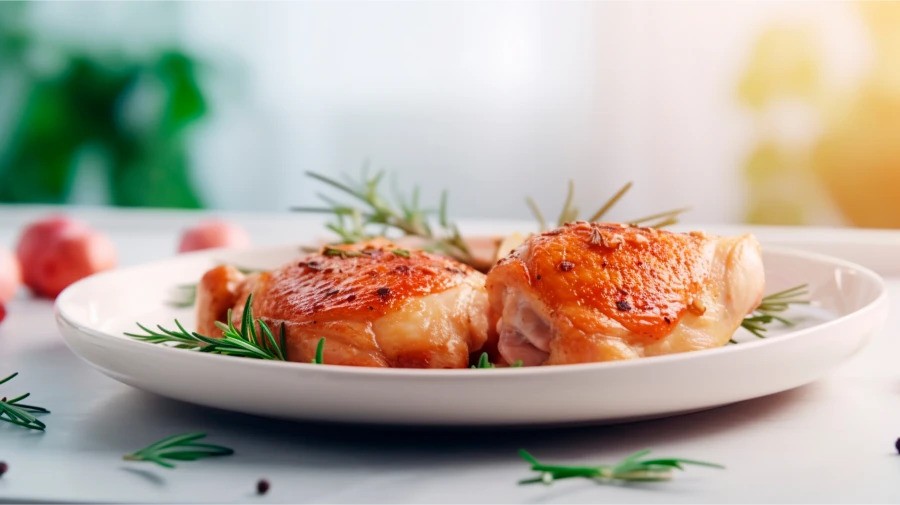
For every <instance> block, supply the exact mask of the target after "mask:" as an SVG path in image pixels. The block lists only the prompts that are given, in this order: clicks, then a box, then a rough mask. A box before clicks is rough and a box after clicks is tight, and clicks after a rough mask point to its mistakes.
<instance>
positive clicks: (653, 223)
mask: <svg viewBox="0 0 900 505" xmlns="http://www.w3.org/2000/svg"><path fill="white" fill-rule="evenodd" d="M632 185H633V184H632V183H630V182H629V183H626V184H625V185H624V186H622V187H621V188H620V189H619V190H618V191H616V192H615V194H613V196H611V197H610V198H609V199H608V200H606V202H605V203H604V204H603V205H602V206H600V208H599V209H598V210H597V211H596V212H594V213H593V214H591V216H590V217H588V218H587V220H588V221H589V222H592V223H594V222H597V221H600V220H601V219H603V216H605V215H606V213H607V212H609V210H610V209H612V208H613V207H614V206H615V205H616V203H618V202H619V200H621V199H622V197H623V196H625V193H628V190H630V189H631V186H632ZM574 198H575V183H574V182H573V181H571V180H570V181H569V189H568V191H567V192H566V199H565V201H564V202H563V208H562V210H561V211H560V213H559V217H558V218H557V219H556V226H562V225H564V224H566V223H571V222H572V221H577V220H578V219H579V209H578V207H576V206H575V204H574V201H573V200H574ZM525 203H526V204H527V205H528V208H529V209H530V210H531V213H532V214H533V215H534V218H535V219H536V220H537V222H538V226H539V227H540V231H545V230H547V229H548V225H547V219H546V218H545V217H544V214H543V213H542V212H541V209H540V207H538V204H537V202H535V201H534V199H533V198H531V197H530V196H529V197H527V198H525ZM688 210H690V209H689V208H687V207H685V208H681V209H672V210H668V211H665V212H659V213H657V214H652V215H649V216H644V217H642V218H639V219H633V220H630V221H624V222H625V223H628V224H630V225H632V226H646V227H649V228H665V227H666V226H671V225H673V224H676V223H677V222H678V216H680V215H681V214H683V213H684V212H687V211H688Z"/></svg>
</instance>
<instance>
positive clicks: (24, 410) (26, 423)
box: [0, 372, 50, 431]
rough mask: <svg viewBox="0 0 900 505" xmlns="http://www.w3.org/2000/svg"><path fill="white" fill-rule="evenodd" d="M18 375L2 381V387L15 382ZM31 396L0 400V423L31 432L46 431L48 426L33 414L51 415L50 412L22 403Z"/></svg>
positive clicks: (0, 381)
mask: <svg viewBox="0 0 900 505" xmlns="http://www.w3.org/2000/svg"><path fill="white" fill-rule="evenodd" d="M17 375H19V372H15V373H14V374H12V375H10V376H9V377H7V378H5V379H3V380H0V385H3V384H5V383H7V382H9V381H11V380H13V379H14V378H16V376H17ZM29 396H31V393H25V394H22V395H19V396H16V397H15V398H13V399H7V398H6V397H5V396H4V397H2V398H0V421H6V422H8V423H12V424H15V425H16V426H21V427H23V428H28V429H29V430H38V431H44V430H46V429H47V425H46V424H44V423H43V422H41V421H40V420H39V419H38V418H36V417H34V416H33V415H32V414H49V413H50V411H49V410H47V409H45V408H43V407H37V406H35V405H26V404H24V403H21V402H22V400H24V399H26V398H28V397H29Z"/></svg>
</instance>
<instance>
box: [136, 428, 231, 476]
mask: <svg viewBox="0 0 900 505" xmlns="http://www.w3.org/2000/svg"><path fill="white" fill-rule="evenodd" d="M204 437H206V434H205V433H184V434H182V435H172V436H170V437H166V438H164V439H162V440H159V441H157V442H154V443H152V444H150V445H148V446H147V447H144V448H143V449H141V450H139V451H135V452H133V453H131V454H126V455H125V456H122V459H124V460H125V461H148V462H150V463H156V464H157V465H159V466H161V467H164V468H175V465H174V464H173V463H171V461H196V460H198V459H203V458H212V457H216V456H230V455H232V454H234V450H233V449H230V448H228V447H224V446H221V445H214V444H204V443H198V442H197V440H200V439H202V438H204Z"/></svg>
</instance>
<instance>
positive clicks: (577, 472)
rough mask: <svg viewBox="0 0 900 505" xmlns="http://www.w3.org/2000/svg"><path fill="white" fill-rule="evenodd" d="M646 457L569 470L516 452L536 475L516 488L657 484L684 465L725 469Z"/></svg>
mask: <svg viewBox="0 0 900 505" xmlns="http://www.w3.org/2000/svg"><path fill="white" fill-rule="evenodd" d="M648 454H650V450H648V449H645V450H642V451H638V452H636V453H634V454H632V455H630V456H628V457H626V458H625V459H623V460H622V461H620V462H618V463H616V464H615V465H598V466H571V465H545V464H543V463H541V462H540V461H538V460H537V459H536V458H535V457H534V456H532V455H531V454H529V453H528V451H526V450H524V449H519V456H521V457H522V459H524V460H525V461H526V462H527V463H528V464H530V465H531V469H532V470H534V471H535V472H539V473H540V475H538V476H537V477H533V478H530V479H523V480H520V481H519V484H547V485H549V484H552V483H553V482H554V481H557V480H562V479H571V478H576V477H581V478H585V479H591V480H595V481H599V482H613V481H624V482H657V481H664V480H669V479H671V478H672V470H684V465H696V466H706V467H710V468H723V469H724V468H725V467H724V466H722V465H719V464H717V463H707V462H705V461H696V460H692V459H683V458H658V459H641V458H643V457H644V456H646V455H648Z"/></svg>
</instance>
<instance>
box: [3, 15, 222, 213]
mask: <svg viewBox="0 0 900 505" xmlns="http://www.w3.org/2000/svg"><path fill="white" fill-rule="evenodd" d="M26 7H27V5H26V4H24V3H18V2H10V3H6V2H0V83H2V82H3V81H4V80H6V81H7V82H19V83H20V84H21V89H22V90H23V94H24V100H23V101H22V102H21V103H19V104H15V105H18V107H19V110H18V111H17V113H16V114H15V115H14V116H13V123H12V129H11V132H10V134H9V135H7V136H5V137H4V138H0V201H3V202H33V203H64V202H67V201H69V200H70V197H71V195H72V189H73V185H74V182H75V179H76V177H77V175H78V171H79V165H81V164H82V161H83V159H84V158H85V156H86V155H87V154H90V155H94V158H96V159H98V160H100V161H101V165H102V173H103V174H104V178H105V179H106V182H107V187H108V192H109V201H110V203H112V204H114V205H121V206H158V207H187V208H196V207H200V206H201V201H200V198H199V197H198V195H197V193H196V191H195V189H194V186H193V183H192V181H191V177H190V161H189V157H188V148H187V135H186V133H187V131H188V127H189V126H191V125H192V124H194V123H196V122H197V121H198V120H199V119H200V118H202V117H203V116H204V115H205V114H206V112H207V104H206V100H205V98H204V94H203V90H202V89H201V86H200V84H199V81H198V78H197V67H198V63H197V62H196V61H195V60H194V58H192V57H191V56H190V55H188V54H185V53H184V52H181V51H178V50H165V51H159V52H157V53H156V54H153V55H151V56H149V57H137V56H126V55H124V54H112V53H109V54H97V53H96V52H87V51H83V50H79V49H75V48H72V47H70V46H66V45H59V44H55V43H54V42H51V41H48V40H45V39H43V38H41V37H40V36H39V35H38V34H37V33H34V32H32V31H30V30H29V28H28V26H27V23H26V22H25V21H26V20H25V16H24V14H25V12H26V11H25V9H26ZM47 62H50V63H51V64H49V65H48V63H47ZM48 67H49V68H48ZM0 119H2V118H0ZM94 158H91V159H92V160H93V159H94Z"/></svg>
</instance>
